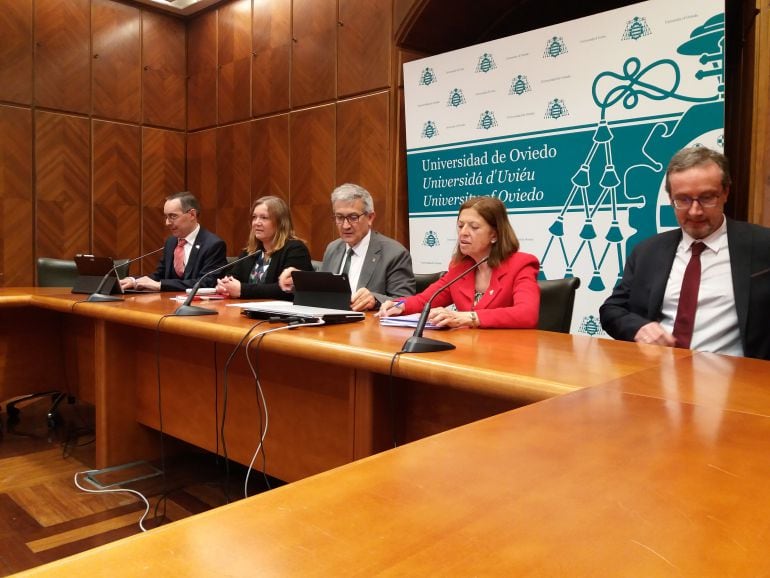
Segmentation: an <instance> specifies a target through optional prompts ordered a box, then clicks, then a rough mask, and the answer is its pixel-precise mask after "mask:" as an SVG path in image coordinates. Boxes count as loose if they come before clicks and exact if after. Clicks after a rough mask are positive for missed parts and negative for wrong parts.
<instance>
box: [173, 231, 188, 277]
mask: <svg viewBox="0 0 770 578" xmlns="http://www.w3.org/2000/svg"><path fill="white" fill-rule="evenodd" d="M185 243H187V239H178V240H177V242H176V249H174V271H176V276H177V277H179V278H180V279H184V246H185Z"/></svg>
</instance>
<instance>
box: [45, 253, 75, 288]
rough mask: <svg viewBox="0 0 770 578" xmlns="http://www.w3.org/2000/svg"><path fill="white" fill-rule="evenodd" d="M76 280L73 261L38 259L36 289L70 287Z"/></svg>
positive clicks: (48, 258)
mask: <svg viewBox="0 0 770 578" xmlns="http://www.w3.org/2000/svg"><path fill="white" fill-rule="evenodd" d="M77 278H78V269H77V267H76V266H75V261H74V260H72V261H71V260H69V259H52V258H50V257H40V258H38V260H37V285H38V287H72V286H73V285H74V284H75V279H77Z"/></svg>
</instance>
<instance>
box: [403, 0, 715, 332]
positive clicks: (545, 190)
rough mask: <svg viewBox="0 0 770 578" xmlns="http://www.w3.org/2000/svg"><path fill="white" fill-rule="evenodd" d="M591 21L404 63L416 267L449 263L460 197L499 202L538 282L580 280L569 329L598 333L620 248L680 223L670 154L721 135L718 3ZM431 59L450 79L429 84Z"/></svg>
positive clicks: (621, 12)
mask: <svg viewBox="0 0 770 578" xmlns="http://www.w3.org/2000/svg"><path fill="white" fill-rule="evenodd" d="M705 9H709V11H710V12H709V13H704V12H703V11H704V10H705ZM720 10H721V11H720ZM589 22H590V17H589V18H587V19H581V20H580V21H575V22H572V23H566V24H562V25H558V26H555V27H551V28H548V29H544V30H542V31H533V32H529V33H525V34H523V35H519V36H514V37H511V38H508V39H502V40H499V41H494V42H493V43H488V44H486V45H481V47H471V48H468V49H464V50H463V51H456V52H454V53H450V54H448V55H438V56H435V57H431V58H429V59H425V60H423V61H417V62H413V63H409V64H408V65H405V69H404V72H405V78H406V79H409V78H413V79H415V80H414V81H412V82H406V83H405V90H406V112H407V175H408V177H407V179H408V190H409V215H410V235H411V238H412V247H411V249H412V253H413V260H414V264H415V271H417V272H432V271H436V270H441V269H445V268H446V266H447V263H448V259H449V256H450V255H451V252H452V250H453V248H454V246H455V244H456V233H455V229H454V222H455V219H456V216H457V210H458V208H459V206H460V205H461V204H462V203H463V202H464V201H465V200H466V199H468V198H470V197H472V196H479V195H491V196H495V197H497V198H499V199H501V200H502V201H503V202H504V203H505V205H506V207H507V208H508V212H509V215H510V219H511V223H512V224H513V226H514V229H515V230H516V232H517V235H518V236H519V238H520V240H521V246H522V250H524V251H527V252H530V253H533V254H535V255H536V256H537V257H538V258H539V259H540V262H541V271H540V277H541V278H543V279H545V278H561V277H570V276H579V277H581V279H582V281H583V283H582V284H581V289H580V290H579V292H578V297H577V301H576V305H575V315H574V320H573V331H577V332H580V333H585V334H587V335H592V336H600V335H603V332H602V330H601V327H600V326H599V324H598V307H599V305H600V304H601V303H602V302H603V301H604V299H605V298H606V296H607V295H608V293H609V291H610V290H611V289H612V287H613V286H614V284H615V283H616V282H617V280H618V279H619V277H620V275H621V274H622V271H623V267H624V265H625V258H626V255H627V254H628V253H629V252H630V251H631V250H632V249H633V247H634V246H635V245H636V244H637V243H638V242H639V241H641V240H642V239H644V238H646V237H648V236H650V235H653V234H655V233H657V232H659V231H663V230H666V229H668V228H671V227H675V226H676V220H675V218H674V214H673V211H672V209H671V207H670V205H669V202H668V198H667V195H666V194H665V191H664V189H663V176H664V175H663V172H664V170H665V166H666V164H667V163H668V160H669V159H670V158H671V156H672V155H673V154H674V153H675V152H676V151H677V150H679V149H680V148H682V147H684V146H692V145H699V144H702V145H705V146H710V147H714V148H716V147H719V146H721V144H722V141H723V127H724V12H723V5H722V4H721V2H720V1H719V0H689V1H688V0H683V1H682V2H681V3H670V2H668V1H664V0H651V1H649V2H643V3H640V4H635V5H633V6H630V7H627V8H623V9H618V10H615V11H612V12H610V13H605V14H603V15H602V20H601V22H602V23H603V26H604V27H605V28H604V29H601V28H597V27H596V26H595V25H591V24H589ZM613 27H614V32H613ZM586 31H590V32H586ZM545 35H547V36H546V38H545V40H544V39H543V37H544V36H545ZM543 42H545V46H546V47H545V50H544V51H543V48H542V47H543V44H542V43H543ZM613 43H614V44H613ZM568 45H569V46H570V50H569V51H568V50H567V46H568ZM538 46H539V47H540V48H538ZM613 47H616V48H613ZM629 51H630V52H629ZM464 52H467V53H468V55H467V56H463V54H464ZM493 54H494V58H493V57H492V55H493ZM575 59H576V60H577V61H578V62H580V65H579V66H575V62H576V60H575ZM429 69H430V70H431V76H432V77H433V78H435V77H436V73H433V72H432V71H433V70H434V69H435V70H436V71H438V74H439V75H441V76H442V78H443V77H445V76H446V77H448V78H447V79H446V81H445V82H451V85H450V86H449V87H445V88H443V89H441V84H442V83H441V82H436V83H435V84H434V85H433V86H429V85H427V84H426V83H425V82H424V76H425V71H426V70H429ZM485 69H486V70H485ZM411 70H415V71H416V72H417V74H416V77H415V76H412V75H411V73H410V71H411ZM484 79H488V80H484ZM482 81H483V82H482ZM434 87H435V88H434ZM437 91H439V92H437ZM447 91H448V92H447ZM442 93H443V94H442ZM447 95H449V96H448V97H447ZM436 104H438V105H439V106H441V107H442V108H443V112H440V111H439V110H438V109H437V108H436V106H435V105H436ZM426 115H430V118H426ZM415 120H417V122H418V123H419V124H418V126H419V127H420V128H421V130H420V133H419V135H418V134H415V133H413V132H411V130H410V127H413V126H414V121H415Z"/></svg>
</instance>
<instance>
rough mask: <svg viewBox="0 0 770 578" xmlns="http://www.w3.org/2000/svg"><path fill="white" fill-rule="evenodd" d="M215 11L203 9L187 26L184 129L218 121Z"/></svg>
mask: <svg viewBox="0 0 770 578" xmlns="http://www.w3.org/2000/svg"><path fill="white" fill-rule="evenodd" d="M217 14H218V12H217V11H216V10H211V11H210V12H206V13H204V14H201V15H200V16H198V17H196V18H195V19H193V20H191V21H190V22H189V23H188V25H187V72H188V75H189V76H188V80H187V128H188V130H197V129H199V128H204V127H209V126H214V125H216V124H217Z"/></svg>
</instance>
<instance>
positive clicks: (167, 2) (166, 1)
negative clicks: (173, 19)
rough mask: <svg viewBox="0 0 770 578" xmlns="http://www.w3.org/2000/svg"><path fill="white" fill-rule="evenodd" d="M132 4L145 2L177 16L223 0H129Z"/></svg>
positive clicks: (193, 12)
mask: <svg viewBox="0 0 770 578" xmlns="http://www.w3.org/2000/svg"><path fill="white" fill-rule="evenodd" d="M129 1H130V2H133V3H134V4H145V5H147V6H152V7H153V8H157V9H159V10H162V11H163V12H168V13H170V14H176V15H177V16H192V15H193V14H196V13H197V12H200V11H201V10H204V9H206V8H208V7H209V6H213V5H214V4H219V3H221V2H223V0H129Z"/></svg>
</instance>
